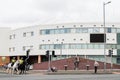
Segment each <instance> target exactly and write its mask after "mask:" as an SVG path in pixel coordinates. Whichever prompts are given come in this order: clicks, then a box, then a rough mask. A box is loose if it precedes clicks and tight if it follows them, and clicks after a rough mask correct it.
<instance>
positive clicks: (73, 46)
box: [0, 23, 120, 64]
mask: <svg viewBox="0 0 120 80" xmlns="http://www.w3.org/2000/svg"><path fill="white" fill-rule="evenodd" d="M0 37H1V38H0V59H1V60H0V63H7V62H9V61H10V60H11V58H12V57H13V56H14V57H16V59H19V58H20V57H25V56H26V51H27V50H28V49H30V53H29V56H30V57H29V61H30V63H31V64H33V63H41V62H44V61H47V58H46V51H47V50H49V51H50V53H51V52H52V51H55V55H57V57H53V60H58V59H61V58H62V59H64V58H68V57H72V56H80V57H84V58H88V59H93V60H98V61H102V62H104V61H106V62H110V58H111V57H110V56H108V55H109V50H111V49H112V50H113V56H112V61H113V63H117V64H120V24H119V23H107V24H106V26H105V27H104V26H103V24H100V23H64V24H49V25H35V26H30V27H24V28H20V29H16V30H11V29H10V28H0Z"/></svg>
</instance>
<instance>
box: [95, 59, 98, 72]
mask: <svg viewBox="0 0 120 80" xmlns="http://www.w3.org/2000/svg"><path fill="white" fill-rule="evenodd" d="M98 66H99V63H98V62H97V61H95V62H94V70H95V73H97V69H98Z"/></svg>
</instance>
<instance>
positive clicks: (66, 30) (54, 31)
mask: <svg viewBox="0 0 120 80" xmlns="http://www.w3.org/2000/svg"><path fill="white" fill-rule="evenodd" d="M105 31H106V32H107V33H120V29H119V28H110V27H108V28H105ZM65 33H104V28H101V27H94V28H92V27H91V28H88V27H87V28H59V29H44V30H40V34H41V35H46V34H65Z"/></svg>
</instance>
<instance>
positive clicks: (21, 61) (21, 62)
mask: <svg viewBox="0 0 120 80" xmlns="http://www.w3.org/2000/svg"><path fill="white" fill-rule="evenodd" d="M23 62H24V60H23V57H21V58H20V60H19V63H20V65H21V64H23Z"/></svg>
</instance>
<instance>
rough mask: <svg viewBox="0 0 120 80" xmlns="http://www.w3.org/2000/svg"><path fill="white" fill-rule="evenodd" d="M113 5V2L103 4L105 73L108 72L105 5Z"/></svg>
mask: <svg viewBox="0 0 120 80" xmlns="http://www.w3.org/2000/svg"><path fill="white" fill-rule="evenodd" d="M109 3H111V1H109V2H107V3H105V2H103V26H104V58H105V61H104V71H106V50H105V47H106V30H105V26H106V25H105V5H107V4H109Z"/></svg>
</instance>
